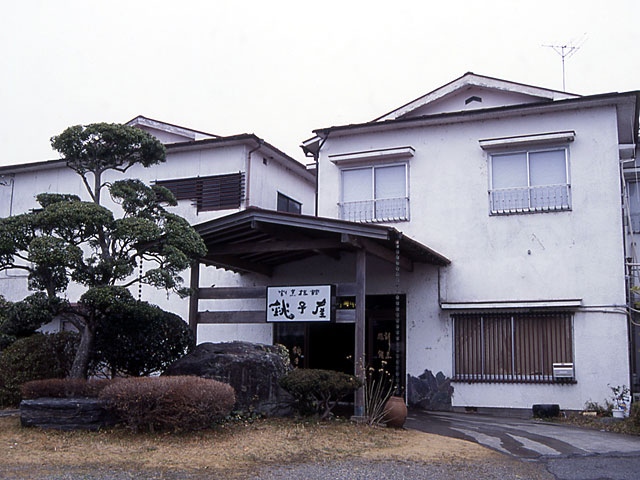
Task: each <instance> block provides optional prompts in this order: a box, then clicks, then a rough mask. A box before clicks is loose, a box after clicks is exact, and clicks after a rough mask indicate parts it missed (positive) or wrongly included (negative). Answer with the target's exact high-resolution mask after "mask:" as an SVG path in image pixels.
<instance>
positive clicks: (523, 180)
mask: <svg viewBox="0 0 640 480" xmlns="http://www.w3.org/2000/svg"><path fill="white" fill-rule="evenodd" d="M568 154H569V150H568V147H566V146H561V147H550V148H538V149H523V150H518V151H508V152H500V153H491V154H490V172H491V174H490V175H491V186H490V189H489V199H490V200H489V201H490V208H491V213H492V214H510V213H526V212H549V211H558V210H570V209H571V187H570V183H569V168H568V165H569V163H568Z"/></svg>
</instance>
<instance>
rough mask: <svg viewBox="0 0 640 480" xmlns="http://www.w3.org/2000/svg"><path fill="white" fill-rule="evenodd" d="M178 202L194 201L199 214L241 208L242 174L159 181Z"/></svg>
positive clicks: (242, 192) (158, 183) (242, 193)
mask: <svg viewBox="0 0 640 480" xmlns="http://www.w3.org/2000/svg"><path fill="white" fill-rule="evenodd" d="M156 185H160V186H162V187H166V188H168V189H169V190H171V193H173V194H174V196H175V197H176V199H177V200H192V201H193V203H194V205H196V207H197V209H198V212H207V211H211V210H226V209H230V208H239V207H240V203H241V202H242V197H243V195H244V174H243V173H242V172H238V173H230V174H226V175H212V176H208V177H191V178H181V179H177V180H158V181H157V182H156Z"/></svg>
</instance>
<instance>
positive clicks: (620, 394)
mask: <svg viewBox="0 0 640 480" xmlns="http://www.w3.org/2000/svg"><path fill="white" fill-rule="evenodd" d="M609 388H610V389H611V392H612V394H613V395H612V396H613V411H612V413H613V416H614V417H615V418H624V417H628V416H629V406H630V405H629V404H630V400H631V396H630V393H631V391H630V390H629V387H627V386H626V385H617V386H615V387H612V386H611V385H609Z"/></svg>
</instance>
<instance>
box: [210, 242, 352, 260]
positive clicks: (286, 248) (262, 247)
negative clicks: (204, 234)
mask: <svg viewBox="0 0 640 480" xmlns="http://www.w3.org/2000/svg"><path fill="white" fill-rule="evenodd" d="M341 247H343V245H342V243H341V242H339V241H337V240H331V239H318V240H312V239H308V240H298V241H296V240H293V241H273V242H264V243H241V244H236V245H225V246H223V247H215V248H214V250H213V254H214V255H216V256H217V255H241V254H246V253H269V252H293V251H300V250H312V251H313V250H324V249H335V248H341Z"/></svg>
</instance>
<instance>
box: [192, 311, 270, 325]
mask: <svg viewBox="0 0 640 480" xmlns="http://www.w3.org/2000/svg"><path fill="white" fill-rule="evenodd" d="M198 322H199V323H203V324H221V323H222V324H225V323H267V313H266V312H265V311H264V310H256V311H253V310H244V311H240V312H237V311H230V312H209V311H206V312H198Z"/></svg>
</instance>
